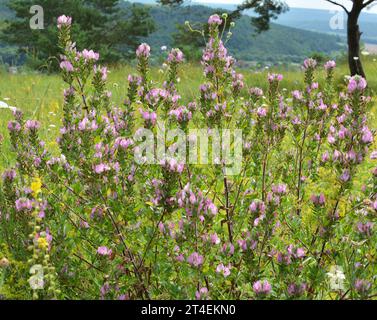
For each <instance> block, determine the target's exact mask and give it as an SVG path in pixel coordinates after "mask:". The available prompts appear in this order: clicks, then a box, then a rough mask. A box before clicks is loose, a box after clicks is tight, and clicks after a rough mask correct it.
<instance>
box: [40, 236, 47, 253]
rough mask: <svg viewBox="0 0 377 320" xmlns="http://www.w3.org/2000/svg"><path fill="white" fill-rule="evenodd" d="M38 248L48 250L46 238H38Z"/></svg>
mask: <svg viewBox="0 0 377 320" xmlns="http://www.w3.org/2000/svg"><path fill="white" fill-rule="evenodd" d="M38 247H39V248H40V249H42V250H46V249H47V248H48V242H47V240H46V238H43V237H40V238H38Z"/></svg>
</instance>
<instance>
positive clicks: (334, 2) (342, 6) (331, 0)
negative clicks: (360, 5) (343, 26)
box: [325, 0, 374, 14]
mask: <svg viewBox="0 0 377 320" xmlns="http://www.w3.org/2000/svg"><path fill="white" fill-rule="evenodd" d="M325 1H327V2H330V3H332V4H334V5H336V6H339V7H341V8H343V10H344V11H345V12H347V14H349V13H350V12H349V11H348V9H347V8H346V7H345V6H344V5H342V4H341V3H338V2H336V1H333V0H325ZM373 1H374V0H373Z"/></svg>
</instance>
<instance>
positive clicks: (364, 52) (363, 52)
mask: <svg viewBox="0 0 377 320" xmlns="http://www.w3.org/2000/svg"><path fill="white" fill-rule="evenodd" d="M361 54H362V55H363V56H369V55H370V53H369V52H368V51H362V52H361Z"/></svg>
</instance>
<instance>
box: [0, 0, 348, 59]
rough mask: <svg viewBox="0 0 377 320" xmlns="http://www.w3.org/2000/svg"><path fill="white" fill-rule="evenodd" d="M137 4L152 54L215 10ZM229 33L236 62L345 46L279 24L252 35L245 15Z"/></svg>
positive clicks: (2, 9) (2, 15)
mask: <svg viewBox="0 0 377 320" xmlns="http://www.w3.org/2000/svg"><path fill="white" fill-rule="evenodd" d="M6 1H8V0H0V25H1V20H4V19H7V18H8V19H9V18H11V12H10V11H9V10H8V9H7V8H6V6H5V2H6ZM139 1H144V2H146V3H149V4H138V5H148V6H149V7H150V13H151V15H152V17H153V18H154V20H155V21H156V27H157V30H156V32H154V33H153V34H151V35H150V36H149V37H148V38H147V39H140V41H145V42H148V43H149V44H150V45H151V46H152V49H154V53H155V54H157V53H160V48H161V46H168V47H171V45H172V35H173V34H174V33H175V32H176V30H177V29H176V26H177V24H184V22H185V21H186V20H188V21H190V22H192V23H195V22H205V21H206V20H207V19H208V16H209V15H211V14H212V13H213V12H214V10H215V9H214V8H210V7H207V6H202V5H195V6H183V7H179V8H169V7H161V6H156V5H152V4H150V3H151V1H150V0H139ZM139 1H138V2H139ZM130 5H131V3H130V2H123V3H121V5H120V6H121V7H122V8H125V9H127V7H129V6H130ZM233 34H234V36H233V37H232V39H231V40H230V42H229V43H228V46H229V49H230V51H231V54H232V55H234V56H235V57H236V58H237V59H238V60H243V61H248V62H254V63H268V64H271V63H283V62H296V63H299V62H301V61H302V60H303V59H304V58H305V57H307V56H308V55H310V54H312V53H313V52H322V53H324V54H327V55H331V56H335V55H336V53H337V52H339V51H342V50H343V49H344V46H345V44H344V40H343V39H342V38H341V37H339V36H333V35H324V34H320V33H317V32H310V31H305V30H299V29H297V28H291V27H289V26H283V25H279V24H272V26H271V30H270V31H268V32H265V33H263V34H261V35H258V36H255V35H254V32H253V29H252V27H251V24H250V18H249V17H248V16H243V17H242V18H241V19H240V20H238V21H237V24H236V28H235V30H234V32H233ZM10 52H13V51H10V50H9V48H6V47H5V48H4V44H1V43H0V61H1V60H5V61H6V62H8V63H12V62H13V61H14V58H13V57H12V56H10V54H9V53H10Z"/></svg>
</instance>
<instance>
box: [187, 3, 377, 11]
mask: <svg viewBox="0 0 377 320" xmlns="http://www.w3.org/2000/svg"><path fill="white" fill-rule="evenodd" d="M285 1H286V2H287V3H288V5H289V6H291V7H298V8H315V9H324V10H334V9H339V7H338V6H334V5H333V4H331V3H329V2H327V1H325V0H285ZM192 2H201V3H211V2H212V3H227V4H238V3H241V2H242V0H192ZM338 2H339V3H342V4H345V5H348V4H349V3H351V1H349V0H338ZM366 12H373V13H377V3H376V4H375V5H374V7H373V8H372V9H371V10H370V11H366Z"/></svg>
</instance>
